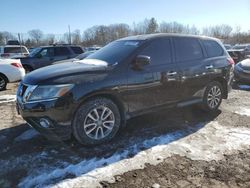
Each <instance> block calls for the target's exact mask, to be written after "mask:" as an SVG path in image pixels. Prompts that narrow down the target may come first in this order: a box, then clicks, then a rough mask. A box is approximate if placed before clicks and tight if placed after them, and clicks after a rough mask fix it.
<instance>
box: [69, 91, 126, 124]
mask: <svg viewBox="0 0 250 188" xmlns="http://www.w3.org/2000/svg"><path fill="white" fill-rule="evenodd" d="M94 98H107V99H110V100H111V101H113V102H114V103H115V104H116V105H117V107H118V109H119V111H120V115H121V120H122V122H121V127H125V125H126V119H127V118H126V113H127V111H128V109H127V108H126V105H125V104H124V103H123V102H122V100H121V99H119V97H118V96H116V95H115V94H112V93H94V94H89V95H87V96H86V97H84V99H83V100H82V101H81V102H80V103H79V104H78V105H77V107H76V109H75V110H74V113H73V117H75V114H76V112H77V110H78V109H79V108H80V107H81V106H82V105H83V104H84V103H86V102H88V101H90V100H92V99H94Z"/></svg>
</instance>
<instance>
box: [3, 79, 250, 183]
mask: <svg viewBox="0 0 250 188" xmlns="http://www.w3.org/2000/svg"><path fill="white" fill-rule="evenodd" d="M16 86H17V85H16V84H10V85H9V86H8V90H6V91H4V92H0V141H1V145H0V166H1V170H0V187H44V186H46V185H50V186H52V185H53V186H55V187H96V186H99V187H100V186H103V187H250V100H249V99H250V86H241V87H235V88H234V90H233V91H232V92H231V93H230V97H229V99H228V100H224V101H223V103H222V105H221V107H220V109H219V110H218V111H217V112H216V113H214V114H207V113H205V112H202V111H200V110H199V109H197V108H194V107H188V108H183V109H170V110H166V111H162V112H160V113H157V114H149V115H145V116H141V117H138V118H134V119H132V120H130V121H129V122H128V123H127V127H126V130H123V131H121V132H120V135H119V136H117V137H116V138H115V139H114V140H113V141H112V142H111V143H109V144H105V145H101V146H96V147H83V146H81V145H79V144H78V143H77V142H76V141H75V140H74V139H72V140H69V141H66V142H61V143H58V142H57V143H55V142H51V141H48V140H46V139H45V138H44V137H42V136H41V135H39V134H38V133H37V132H36V131H34V130H33V129H30V128H29V127H28V126H27V124H25V122H24V121H23V120H22V119H21V117H20V116H18V115H17V114H16V111H15V102H14V100H15V99H13V97H14V96H13V95H14V94H15V90H16ZM1 97H2V98H1ZM7 98H8V102H6V100H4V99H7ZM166 114H167V115H166ZM100 182H101V184H100Z"/></svg>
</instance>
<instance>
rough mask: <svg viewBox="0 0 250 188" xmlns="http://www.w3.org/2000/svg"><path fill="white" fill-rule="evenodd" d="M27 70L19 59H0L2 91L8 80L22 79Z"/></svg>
mask: <svg viewBox="0 0 250 188" xmlns="http://www.w3.org/2000/svg"><path fill="white" fill-rule="evenodd" d="M24 75H25V70H24V68H23V67H22V64H21V62H20V60H19V59H0V91H2V90H5V89H6V86H7V83H8V82H16V81H19V80H21V79H22V78H23V77H24Z"/></svg>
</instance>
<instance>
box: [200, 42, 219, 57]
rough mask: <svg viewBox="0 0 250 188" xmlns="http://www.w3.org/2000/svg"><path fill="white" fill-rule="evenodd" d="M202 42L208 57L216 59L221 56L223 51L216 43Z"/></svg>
mask: <svg viewBox="0 0 250 188" xmlns="http://www.w3.org/2000/svg"><path fill="white" fill-rule="evenodd" d="M202 42H203V44H204V46H205V49H206V52H207V55H208V57H218V56H221V55H223V49H222V47H221V46H220V45H219V44H218V43H217V42H216V41H213V40H203V41H202Z"/></svg>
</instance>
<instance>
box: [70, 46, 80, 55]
mask: <svg viewBox="0 0 250 188" xmlns="http://www.w3.org/2000/svg"><path fill="white" fill-rule="evenodd" d="M71 49H72V50H73V52H74V53H75V54H82V53H83V50H82V48H81V47H77V46H72V47H71Z"/></svg>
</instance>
